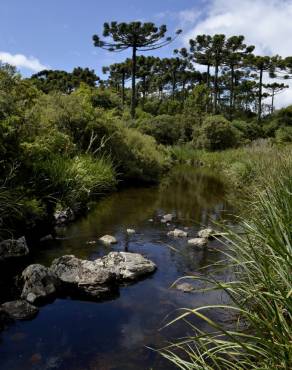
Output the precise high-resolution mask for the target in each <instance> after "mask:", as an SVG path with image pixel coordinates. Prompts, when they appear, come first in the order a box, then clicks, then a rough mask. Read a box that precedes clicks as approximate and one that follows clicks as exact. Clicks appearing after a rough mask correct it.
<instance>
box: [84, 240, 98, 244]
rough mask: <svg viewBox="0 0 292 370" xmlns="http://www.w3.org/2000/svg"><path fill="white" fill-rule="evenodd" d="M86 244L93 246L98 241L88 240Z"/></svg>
mask: <svg viewBox="0 0 292 370" xmlns="http://www.w3.org/2000/svg"><path fill="white" fill-rule="evenodd" d="M86 244H89V245H93V244H96V241H95V240H88V242H86Z"/></svg>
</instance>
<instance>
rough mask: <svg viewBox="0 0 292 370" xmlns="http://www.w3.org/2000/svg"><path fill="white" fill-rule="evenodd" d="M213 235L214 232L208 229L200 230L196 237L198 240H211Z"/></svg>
mask: <svg viewBox="0 0 292 370" xmlns="http://www.w3.org/2000/svg"><path fill="white" fill-rule="evenodd" d="M213 234H214V230H213V229H211V228H210V227H208V228H206V229H202V230H200V231H199V232H198V237H199V238H205V239H212V237H213Z"/></svg>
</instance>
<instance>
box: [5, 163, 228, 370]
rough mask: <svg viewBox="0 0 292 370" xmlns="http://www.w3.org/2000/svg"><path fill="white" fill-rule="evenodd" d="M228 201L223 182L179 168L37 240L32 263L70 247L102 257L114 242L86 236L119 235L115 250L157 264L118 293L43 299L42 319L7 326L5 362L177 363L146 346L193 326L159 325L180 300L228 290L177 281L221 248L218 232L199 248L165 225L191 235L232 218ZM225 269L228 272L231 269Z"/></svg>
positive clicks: (86, 365)
mask: <svg viewBox="0 0 292 370" xmlns="http://www.w3.org/2000/svg"><path fill="white" fill-rule="evenodd" d="M229 209H230V208H229V206H228V204H227V203H226V201H225V190H224V186H223V184H222V182H220V180H218V178H217V177H216V176H213V175H212V174H209V173H207V172H202V171H196V170H194V169H191V168H176V169H174V170H173V171H172V173H171V174H170V175H169V176H168V177H167V178H165V179H164V180H163V181H162V183H161V184H160V186H159V187H151V188H140V189H128V190H123V191H121V192H119V193H116V194H113V195H112V196H110V197H108V198H106V199H104V200H102V201H101V202H99V203H98V204H96V206H95V207H94V209H93V210H92V211H91V213H90V214H89V215H88V216H87V217H86V218H84V219H81V220H80V221H78V222H76V223H75V224H73V225H71V226H70V227H67V228H65V229H62V230H60V231H59V236H60V237H61V238H62V239H59V240H57V241H46V242H43V243H41V244H40V245H39V246H36V248H35V250H34V253H33V255H32V256H31V259H30V261H29V262H30V263H31V262H38V263H42V264H45V265H49V264H50V263H51V261H52V260H53V259H54V258H56V257H58V256H61V255H64V254H75V255H76V256H78V257H82V258H96V257H97V256H101V255H104V254H106V253H108V252H109V247H105V246H103V245H101V244H99V243H98V242H97V243H95V244H88V243H87V242H88V241H97V240H98V238H99V237H100V236H101V235H103V234H113V235H115V236H116V237H117V239H118V240H119V243H118V245H116V246H115V247H114V248H111V249H114V250H129V251H131V252H138V253H142V254H144V255H146V256H147V257H149V258H150V259H152V260H153V261H154V262H155V263H156V264H157V266H158V270H157V272H156V273H155V274H154V275H153V276H151V277H150V278H148V279H145V280H143V281H141V282H139V283H137V284H134V285H131V286H125V287H123V288H121V290H120V296H119V298H117V299H116V300H112V301H108V302H103V303H93V302H84V301H82V302H81V301H74V300H69V299H58V300H56V301H55V302H54V303H52V304H50V305H47V306H45V307H43V308H41V311H40V314H39V315H38V316H37V318H36V319H35V320H33V321H29V322H21V323H20V322H19V323H17V324H15V325H14V326H11V327H10V328H9V329H8V330H7V331H5V332H3V333H2V334H1V335H0V340H1V344H0V368H1V369H2V370H8V369H9V370H18V369H23V370H31V369H37V370H40V369H42V370H43V369H64V370H65V369H66V370H68V369H70V370H77V369H78V370H79V369H80V370H81V369H82V370H85V369H89V370H92V369H99V370H101V369H111V370H113V369H115V370H130V369H135V370H137V369H150V368H153V369H155V370H159V369H164V370H168V369H172V367H171V365H170V364H169V363H167V362H165V360H163V359H162V358H161V357H160V356H158V355H156V353H155V352H153V351H150V350H149V349H147V348H146V346H147V347H154V348H157V347H159V346H161V345H163V344H164V343H165V342H166V341H167V340H171V339H172V338H175V337H181V336H183V335H186V331H185V330H186V328H185V327H184V326H183V324H182V323H181V324H178V325H175V326H173V327H170V328H167V329H165V330H162V331H159V330H158V329H159V328H161V327H162V326H163V324H164V323H165V322H166V320H167V319H169V318H170V317H173V315H175V312H176V311H175V310H176V309H177V308H179V307H194V306H197V305H201V304H206V303H215V302H218V301H220V300H221V298H222V297H221V296H219V295H218V294H217V293H210V294H201V293H194V294H185V293H182V292H180V291H177V290H175V289H170V286H171V284H172V283H173V282H174V281H175V280H176V279H177V278H179V277H181V276H183V275H185V274H190V273H193V272H195V271H198V270H199V269H200V268H202V267H203V266H207V265H209V264H210V263H212V262H216V261H218V260H219V259H221V258H222V255H221V253H220V252H219V251H217V250H216V247H217V246H218V245H217V242H216V241H213V242H211V244H210V247H209V248H208V249H195V248H193V247H190V246H188V245H187V243H186V240H185V239H178V240H176V239H171V238H169V237H167V235H166V234H167V231H168V230H169V229H170V228H174V227H188V228H189V229H188V230H189V233H190V236H191V237H192V236H194V235H196V232H197V230H198V228H199V225H200V224H204V225H207V224H208V223H209V222H210V221H211V219H213V220H214V219H215V220H218V219H219V218H221V217H226V215H225V213H224V212H223V211H225V210H229ZM164 213H175V214H176V216H177V217H176V219H175V222H173V223H172V224H171V225H170V226H167V225H166V224H162V223H161V222H160V219H159V215H161V214H164ZM149 219H153V222H150V221H149ZM129 227H130V228H134V229H135V230H136V231H137V233H136V234H134V235H130V236H128V235H127V234H126V231H125V230H126V228H129ZM175 250H177V251H175ZM222 274H223V275H222V276H223V277H224V276H225V277H226V274H227V272H226V271H224V272H222ZM202 325H203V324H202Z"/></svg>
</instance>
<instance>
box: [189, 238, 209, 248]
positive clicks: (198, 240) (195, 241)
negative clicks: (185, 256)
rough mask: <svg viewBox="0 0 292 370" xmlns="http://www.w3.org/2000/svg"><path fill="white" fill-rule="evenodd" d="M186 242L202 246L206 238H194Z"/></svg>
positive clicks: (205, 243) (205, 242) (206, 241)
mask: <svg viewBox="0 0 292 370" xmlns="http://www.w3.org/2000/svg"><path fill="white" fill-rule="evenodd" d="M188 244H190V245H193V246H194V247H204V246H206V245H207V244H208V239H206V238H194V239H190V240H188Z"/></svg>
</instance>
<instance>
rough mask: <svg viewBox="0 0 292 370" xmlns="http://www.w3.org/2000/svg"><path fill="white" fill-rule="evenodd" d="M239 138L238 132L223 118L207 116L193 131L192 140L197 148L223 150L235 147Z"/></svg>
mask: <svg viewBox="0 0 292 370" xmlns="http://www.w3.org/2000/svg"><path fill="white" fill-rule="evenodd" d="M239 137H240V134H239V132H238V130H237V129H235V128H234V127H233V126H232V124H231V122H230V121H228V120H227V119H225V118H224V117H223V116H209V117H207V118H205V120H204V121H203V124H202V126H201V127H199V128H195V129H194V136H193V140H194V142H195V144H196V146H197V147H198V148H203V149H207V150H223V149H227V148H231V147H235V146H237V145H238V143H239Z"/></svg>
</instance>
